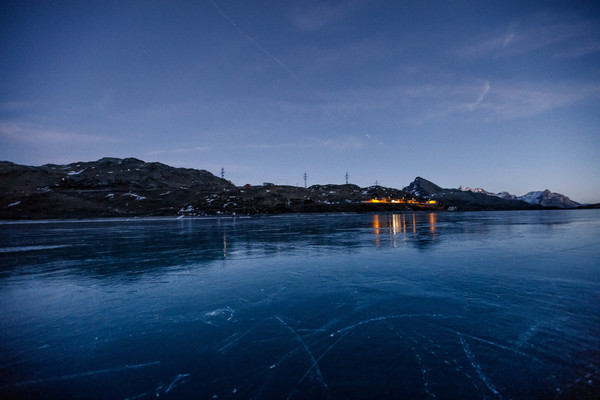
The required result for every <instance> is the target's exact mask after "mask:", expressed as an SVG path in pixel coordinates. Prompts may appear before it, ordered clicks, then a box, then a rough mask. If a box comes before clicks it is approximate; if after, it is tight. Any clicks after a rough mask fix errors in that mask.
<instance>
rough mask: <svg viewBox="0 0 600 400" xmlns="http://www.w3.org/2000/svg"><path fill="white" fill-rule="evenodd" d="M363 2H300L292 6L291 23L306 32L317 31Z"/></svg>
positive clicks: (349, 12) (359, 0) (330, 25)
mask: <svg viewBox="0 0 600 400" xmlns="http://www.w3.org/2000/svg"><path fill="white" fill-rule="evenodd" d="M365 3H366V2H365V1H364V0H351V1H343V2H339V3H337V4H331V3H326V2H318V3H317V4H316V5H310V6H307V5H306V4H307V3H306V2H301V3H298V4H300V5H299V6H296V7H295V8H294V11H293V13H292V23H293V24H294V26H295V27H296V28H298V29H300V30H302V31H307V32H314V31H319V30H321V29H323V28H325V27H327V28H331V27H332V25H334V24H335V23H338V22H339V21H341V20H342V19H344V18H346V17H347V16H348V15H350V14H351V13H353V12H355V11H357V10H358V9H360V7H361V6H362V5H363V4H365Z"/></svg>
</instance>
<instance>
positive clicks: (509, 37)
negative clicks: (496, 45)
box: [502, 22, 519, 48]
mask: <svg viewBox="0 0 600 400" xmlns="http://www.w3.org/2000/svg"><path fill="white" fill-rule="evenodd" d="M517 26H519V23H518V22H513V23H512V24H510V25H509V26H508V29H507V30H506V36H505V37H504V43H502V47H503V48H504V47H506V46H508V45H509V44H511V43H512V41H513V40H514V39H515V33H516V30H517Z"/></svg>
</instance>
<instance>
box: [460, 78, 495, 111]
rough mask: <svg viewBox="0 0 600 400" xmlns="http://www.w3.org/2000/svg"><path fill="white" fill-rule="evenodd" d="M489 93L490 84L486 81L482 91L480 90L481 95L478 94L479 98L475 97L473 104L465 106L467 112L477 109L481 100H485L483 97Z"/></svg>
mask: <svg viewBox="0 0 600 400" xmlns="http://www.w3.org/2000/svg"><path fill="white" fill-rule="evenodd" d="M489 91H490V83H489V82H488V81H486V82H485V85H484V86H483V89H482V90H481V93H480V94H479V97H477V99H476V100H475V102H474V103H471V104H467V106H466V108H467V110H469V111H473V110H475V108H477V106H478V105H480V104H481V102H482V101H483V99H485V96H486V95H487V94H488V93H489Z"/></svg>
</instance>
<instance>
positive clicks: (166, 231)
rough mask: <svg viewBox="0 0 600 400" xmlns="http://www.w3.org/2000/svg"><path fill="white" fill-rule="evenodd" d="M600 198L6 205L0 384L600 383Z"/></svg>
mask: <svg viewBox="0 0 600 400" xmlns="http://www.w3.org/2000/svg"><path fill="white" fill-rule="evenodd" d="M599 224H600V218H598V211H597V210H587V211H583V210H580V211H559V210H552V211H518V212H512V211H505V212H479V213H460V212H459V213H427V212H405V213H394V214H389V213H388V214H359V215H328V216H326V215H318V214H315V215H287V216H279V217H261V218H257V217H252V218H212V219H209V218H203V219H193V218H189V219H179V220H175V219H154V220H152V219H150V220H148V219H140V220H129V221H126V220H110V221H98V220H95V221H80V222H73V221H71V222H69V221H65V222H48V221H46V222H43V223H32V222H28V223H3V224H0V249H1V251H0V262H1V263H2V266H3V268H2V270H1V271H0V272H1V273H0V307H1V308H2V310H3V312H2V313H1V314H0V334H1V335H2V352H0V372H1V373H0V394H1V395H2V397H3V398H40V397H42V398H62V399H78V398H91V399H100V398H111V399H112V398H116V399H154V398H157V397H158V398H167V399H185V398H208V399H211V398H215V399H217V398H218V399H238V398H256V399H272V398H289V399H305V398H311V399H348V398H409V399H430V398H436V399H482V398H491V399H494V398H498V399H500V398H507V399H508V398H511V399H531V398H544V399H546V398H549V399H552V398H557V399H564V398H567V399H575V398H577V399H594V398H597V396H598V393H599V391H600V385H599V383H600V365H599V363H598V360H600V338H599V337H598V335H597V333H598V331H599V329H600V322H599V321H600V311H599V309H598V307H597V299H598V296H599V295H600V278H599V277H600V274H598V268H599V266H598V262H597V260H598V259H600V250H599V249H600V225H599Z"/></svg>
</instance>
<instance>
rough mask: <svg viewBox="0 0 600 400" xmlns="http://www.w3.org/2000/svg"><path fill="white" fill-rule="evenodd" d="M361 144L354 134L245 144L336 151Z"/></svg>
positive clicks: (357, 146) (252, 147)
mask: <svg viewBox="0 0 600 400" xmlns="http://www.w3.org/2000/svg"><path fill="white" fill-rule="evenodd" d="M363 146H364V142H363V141H362V140H361V139H360V138H359V137H356V136H342V137H337V138H331V139H317V138H312V139H311V138H307V139H306V140H304V141H303V142H301V143H300V142H298V143H260V144H248V145H247V147H248V148H251V149H257V150H280V149H310V148H325V149H331V150H337V151H343V150H353V149H360V148H362V147H363Z"/></svg>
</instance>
